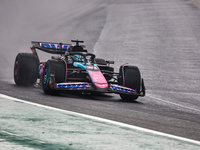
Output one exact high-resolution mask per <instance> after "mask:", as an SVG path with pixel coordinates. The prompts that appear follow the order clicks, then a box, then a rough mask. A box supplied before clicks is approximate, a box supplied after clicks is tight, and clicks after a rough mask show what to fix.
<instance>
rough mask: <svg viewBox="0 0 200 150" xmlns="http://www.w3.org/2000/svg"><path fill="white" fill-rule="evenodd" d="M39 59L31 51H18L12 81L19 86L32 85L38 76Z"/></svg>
mask: <svg viewBox="0 0 200 150" xmlns="http://www.w3.org/2000/svg"><path fill="white" fill-rule="evenodd" d="M38 66H39V59H38V57H37V56H36V55H34V54H31V53H18V55H17V57H16V59H15V65H14V81H15V83H16V84H17V85H19V86H30V85H33V84H34V83H35V82H36V80H37V78H38V76H39V75H38Z"/></svg>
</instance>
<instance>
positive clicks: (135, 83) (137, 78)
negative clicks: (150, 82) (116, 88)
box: [118, 66, 141, 101]
mask: <svg viewBox="0 0 200 150" xmlns="http://www.w3.org/2000/svg"><path fill="white" fill-rule="evenodd" d="M119 76H120V77H119V79H118V82H119V85H122V86H125V87H128V88H132V89H134V90H136V92H137V93H138V94H140V87H141V75H140V71H139V69H138V67H136V66H124V68H123V66H121V67H120V69H119ZM123 76H124V78H123ZM120 97H121V98H122V100H124V101H135V100H136V99H137V98H138V95H127V94H120Z"/></svg>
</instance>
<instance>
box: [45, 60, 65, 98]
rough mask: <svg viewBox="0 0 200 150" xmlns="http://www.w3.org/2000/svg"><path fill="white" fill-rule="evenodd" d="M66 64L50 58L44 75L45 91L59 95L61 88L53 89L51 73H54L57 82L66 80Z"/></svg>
mask: <svg viewBox="0 0 200 150" xmlns="http://www.w3.org/2000/svg"><path fill="white" fill-rule="evenodd" d="M65 68H66V67H65V64H64V63H63V62H62V61H58V60H48V61H47V63H46V65H45V68H44V72H43V75H42V89H43V91H44V93H46V94H50V95H57V94H59V93H60V91H59V90H55V89H53V87H52V85H51V83H50V75H51V73H53V74H54V78H55V81H54V82H55V83H61V82H65V74H66V71H65V70H66V69H65Z"/></svg>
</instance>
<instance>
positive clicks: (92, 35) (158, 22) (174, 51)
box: [0, 0, 200, 140]
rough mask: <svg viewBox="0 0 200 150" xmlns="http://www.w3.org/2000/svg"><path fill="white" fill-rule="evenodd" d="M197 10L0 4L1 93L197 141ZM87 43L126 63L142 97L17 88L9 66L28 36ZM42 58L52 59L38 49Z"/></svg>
mask: <svg viewBox="0 0 200 150" xmlns="http://www.w3.org/2000/svg"><path fill="white" fill-rule="evenodd" d="M199 16H200V9H199V8H198V7H196V6H194V5H192V4H190V3H188V1H186V0H162V1H160V0H151V1H149V0H110V1H107V0H105V1H103V0H99V1H98V0H85V1H84V2H83V1H81V0H67V1H66V0H63V1H61V0H59V1H56V3H55V2H54V1H49V0H46V1H35V0H34V1H23V0H19V1H6V0H3V1H1V2H0V20H1V24H0V33H1V37H0V45H1V50H0V93H2V94H7V95H10V96H13V97H17V98H21V99H24V100H27V101H31V102H36V103H40V104H44V105H48V106H53V107H57V108H61V109H66V110H70V111H75V112H80V113H84V114H89V115H94V116H98V117H102V118H106V119H110V120H115V121H119V122H123V123H127V124H131V125H136V126H140V127H144V128H148V129H153V130H156V131H161V132H165V133H169V134H173V135H178V136H182V137H186V138H191V139H194V140H200V119H199V118H200V92H199V89H200V67H199V66H200V59H199V58H200V51H199V49H200V45H199V42H200V29H199V26H200V19H199ZM77 38H78V39H80V40H85V41H86V43H85V44H86V45H87V48H88V50H89V52H94V53H95V54H96V55H97V57H103V58H106V59H109V60H115V62H116V64H115V66H114V67H115V68H116V70H115V71H118V68H119V66H120V65H121V64H123V63H126V62H129V63H130V64H134V65H136V66H138V67H139V68H140V70H141V74H142V76H143V78H144V79H145V83H146V88H147V96H146V97H144V98H139V99H138V101H137V102H133V103H127V102H123V101H121V100H120V98H119V96H118V95H114V94H111V95H107V94H106V95H96V96H88V95H81V94H79V95H77V94H73V93H68V94H62V95H60V96H48V95H45V94H44V93H43V92H42V90H41V89H40V88H39V87H29V88H27V87H26V88H24V87H17V86H16V85H15V84H14V82H13V77H12V76H13V64H14V59H15V56H16V55H17V53H18V52H28V51H29V47H30V46H31V45H30V41H31V40H38V41H39V40H41V41H57V42H60V41H61V42H68V41H70V40H71V39H77ZM40 56H41V60H44V59H48V58H49V57H50V56H49V55H47V54H45V53H41V54H40Z"/></svg>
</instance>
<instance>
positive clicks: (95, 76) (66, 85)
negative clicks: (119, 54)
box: [14, 40, 145, 101]
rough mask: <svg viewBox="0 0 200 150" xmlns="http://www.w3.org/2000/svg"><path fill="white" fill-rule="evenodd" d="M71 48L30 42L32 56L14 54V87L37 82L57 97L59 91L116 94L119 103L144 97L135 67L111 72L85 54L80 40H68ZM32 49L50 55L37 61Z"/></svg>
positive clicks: (103, 62) (85, 51)
mask: <svg viewBox="0 0 200 150" xmlns="http://www.w3.org/2000/svg"><path fill="white" fill-rule="evenodd" d="M72 42H76V44H75V45H72V44H65V43H52V42H35V41H32V47H31V52H32V53H18V55H17V57H16V60H15V65H14V81H15V83H16V84H17V85H20V86H28V85H33V84H35V83H36V81H37V80H38V79H39V82H40V85H41V86H42V89H43V91H44V92H45V93H46V94H59V92H60V91H62V90H74V91H85V92H100V93H117V94H119V95H120V97H121V98H122V100H125V101H131V100H132V101H134V100H136V99H137V98H138V97H139V96H145V86H144V80H143V79H142V78H141V75H140V71H139V69H138V67H136V66H131V65H127V64H124V65H122V66H120V68H119V72H114V68H113V67H111V66H110V65H111V64H114V61H106V60H104V59H101V58H95V55H94V54H92V53H88V52H87V50H86V49H85V46H84V45H79V43H83V41H79V40H72ZM36 49H38V50H42V51H44V52H48V53H51V54H60V56H52V58H51V59H49V60H47V61H46V62H40V61H39V57H38V54H37V52H36Z"/></svg>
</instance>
